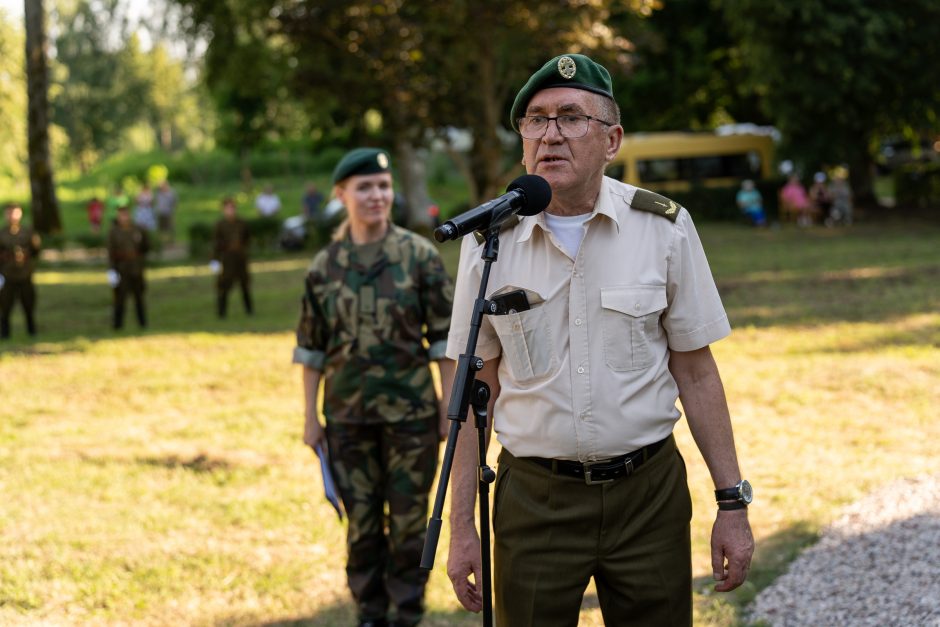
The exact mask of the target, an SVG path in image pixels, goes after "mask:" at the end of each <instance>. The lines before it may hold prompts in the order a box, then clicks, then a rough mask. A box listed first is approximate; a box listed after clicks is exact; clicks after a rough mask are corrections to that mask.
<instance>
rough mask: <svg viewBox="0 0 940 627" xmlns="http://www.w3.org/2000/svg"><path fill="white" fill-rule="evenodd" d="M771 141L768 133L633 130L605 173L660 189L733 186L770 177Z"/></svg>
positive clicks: (679, 189) (625, 137)
mask: <svg viewBox="0 0 940 627" xmlns="http://www.w3.org/2000/svg"><path fill="white" fill-rule="evenodd" d="M773 154H774V141H773V138H772V137H770V136H769V135H758V134H750V133H748V134H734V135H718V134H715V133H691V132H690V133H686V132H668V133H633V134H628V135H624V137H623V144H622V145H621V146H620V152H618V153H617V156H616V157H614V160H613V161H611V163H610V165H609V166H608V167H607V174H608V176H612V177H613V178H616V179H619V180H621V181H624V182H626V183H630V184H631V185H636V186H637V187H643V188H645V189H651V190H656V191H664V192H675V191H686V190H688V189H689V188H691V187H692V186H693V185H702V186H704V187H728V186H735V185H737V184H738V183H740V181H741V180H742V179H755V180H759V179H765V178H769V177H771V176H772V175H773Z"/></svg>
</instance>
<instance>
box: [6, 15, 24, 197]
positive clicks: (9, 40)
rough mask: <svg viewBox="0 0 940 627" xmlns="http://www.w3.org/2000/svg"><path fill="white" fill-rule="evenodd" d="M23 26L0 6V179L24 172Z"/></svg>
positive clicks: (14, 177) (16, 177) (22, 174)
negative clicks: (8, 15)
mask: <svg viewBox="0 0 940 627" xmlns="http://www.w3.org/2000/svg"><path fill="white" fill-rule="evenodd" d="M24 45H25V42H24V37H23V28H22V26H20V25H17V24H16V23H15V22H14V21H13V20H12V19H10V18H9V17H7V14H6V13H5V12H4V11H3V10H2V9H0V138H2V139H0V180H16V179H22V178H23V177H25V175H26V168H25V167H24V166H25V163H26V75H25V73H24V71H23V68H24V67H25V60H24V59H23V49H24Z"/></svg>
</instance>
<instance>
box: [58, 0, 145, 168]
mask: <svg viewBox="0 0 940 627" xmlns="http://www.w3.org/2000/svg"><path fill="white" fill-rule="evenodd" d="M58 17H59V22H60V24H61V28H60V30H59V34H58V36H57V37H56V41H55V44H56V61H57V67H56V72H55V83H56V86H55V88H54V89H53V90H51V91H52V93H51V101H52V111H53V120H54V121H55V123H56V124H58V125H59V126H61V127H62V128H64V129H65V132H66V133H67V135H68V137H69V147H70V151H71V153H72V155H73V157H74V159H75V162H76V163H78V164H79V165H80V166H81V167H82V168H83V169H85V168H87V167H88V166H89V165H90V164H91V163H93V162H94V161H95V160H96V159H97V157H98V156H99V155H100V154H107V153H110V152H114V151H116V150H117V149H119V148H120V144H121V138H122V136H123V133H124V131H125V130H127V129H128V128H129V127H130V126H131V125H133V124H134V123H135V122H137V121H138V120H140V119H141V118H142V115H143V111H144V108H143V106H142V105H144V103H145V102H147V101H148V99H149V91H150V84H149V82H148V80H147V79H146V77H145V71H144V67H143V62H142V57H143V55H142V53H141V51H140V43H139V41H138V39H137V37H136V35H129V34H128V32H127V31H126V30H125V29H119V28H116V25H117V24H118V20H119V19H120V2H119V0H108V1H106V2H104V3H101V4H93V3H92V2H91V0H78V2H77V3H76V4H75V6H74V10H73V11H71V12H69V13H64V12H62V13H59V16H58ZM115 36H116V37H117V38H118V39H119V40H120V41H121V42H123V45H122V46H119V47H115V46H114V45H113V44H112V43H111V41H110V39H111V38H112V37H115Z"/></svg>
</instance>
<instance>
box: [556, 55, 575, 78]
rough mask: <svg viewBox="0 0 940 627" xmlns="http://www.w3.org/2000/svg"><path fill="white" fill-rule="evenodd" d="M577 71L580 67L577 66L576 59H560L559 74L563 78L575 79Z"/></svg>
mask: <svg viewBox="0 0 940 627" xmlns="http://www.w3.org/2000/svg"><path fill="white" fill-rule="evenodd" d="M577 71H578V66H577V65H575V63H574V59H572V58H571V57H562V58H560V59H558V73H559V74H561V75H562V77H563V78H574V74H575V72H577Z"/></svg>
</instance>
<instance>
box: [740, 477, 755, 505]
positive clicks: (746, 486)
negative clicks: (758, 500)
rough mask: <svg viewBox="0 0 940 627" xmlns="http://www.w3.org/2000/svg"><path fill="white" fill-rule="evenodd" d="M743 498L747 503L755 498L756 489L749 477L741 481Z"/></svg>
mask: <svg viewBox="0 0 940 627" xmlns="http://www.w3.org/2000/svg"><path fill="white" fill-rule="evenodd" d="M741 500H742V501H744V503H745V504H747V505H750V503H751V501H753V500H754V490H753V488H751V484H750V482H749V481H748V480H747V479H745V480H744V481H742V482H741Z"/></svg>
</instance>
